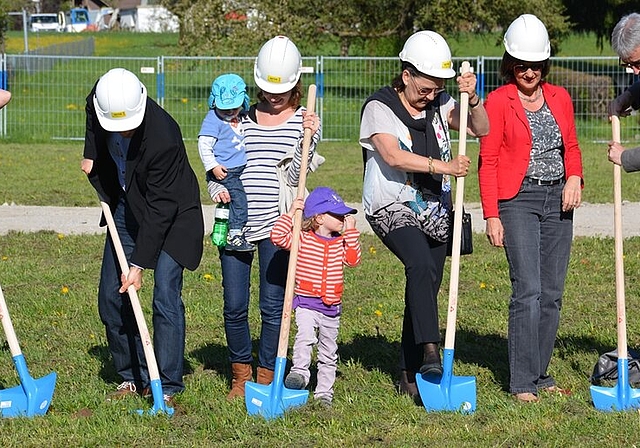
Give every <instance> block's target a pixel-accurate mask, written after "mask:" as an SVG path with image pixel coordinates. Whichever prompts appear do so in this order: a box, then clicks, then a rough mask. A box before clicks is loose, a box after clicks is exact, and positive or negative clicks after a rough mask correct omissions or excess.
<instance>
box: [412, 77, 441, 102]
mask: <svg viewBox="0 0 640 448" xmlns="http://www.w3.org/2000/svg"><path fill="white" fill-rule="evenodd" d="M409 77H410V78H411V81H412V82H413V86H414V87H415V88H416V90H417V91H418V95H420V96H429V95H431V94H432V93H433V96H434V97H435V96H438V95H439V94H440V93H442V92H444V91H445V90H447V89H445V88H444V87H418V84H417V83H416V81H415V79H414V78H413V75H410V76H409Z"/></svg>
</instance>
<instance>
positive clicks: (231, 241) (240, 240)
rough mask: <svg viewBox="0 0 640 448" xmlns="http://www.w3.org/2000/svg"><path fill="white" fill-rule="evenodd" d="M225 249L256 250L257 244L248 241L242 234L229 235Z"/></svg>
mask: <svg viewBox="0 0 640 448" xmlns="http://www.w3.org/2000/svg"><path fill="white" fill-rule="evenodd" d="M224 250H229V251H236V252H253V251H254V250H256V245H255V244H251V243H250V242H248V241H247V240H246V239H245V238H244V236H243V235H242V234H237V235H229V236H228V237H227V245H226V246H225V247H224Z"/></svg>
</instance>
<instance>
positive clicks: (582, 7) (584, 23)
mask: <svg viewBox="0 0 640 448" xmlns="http://www.w3.org/2000/svg"><path fill="white" fill-rule="evenodd" d="M564 4H565V6H566V8H567V14H568V15H569V17H570V18H571V20H572V21H573V22H574V23H575V30H576V31H584V32H594V33H596V36H597V37H598V45H599V47H600V50H602V48H603V47H604V45H609V43H610V40H611V32H612V31H613V27H614V26H615V25H616V23H618V20H620V18H621V17H622V16H624V15H626V14H629V13H632V12H640V8H639V6H638V1H637V0H564ZM585 11H588V12H589V13H588V14H585Z"/></svg>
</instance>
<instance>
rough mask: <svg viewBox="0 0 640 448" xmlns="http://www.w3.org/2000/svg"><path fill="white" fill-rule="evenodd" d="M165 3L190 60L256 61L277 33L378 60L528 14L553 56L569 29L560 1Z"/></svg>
mask: <svg viewBox="0 0 640 448" xmlns="http://www.w3.org/2000/svg"><path fill="white" fill-rule="evenodd" d="M566 1H570V0H566ZM592 1H595V0H592ZM609 1H622V0H609ZM161 2H162V4H163V5H164V6H165V7H167V8H168V9H169V10H170V11H172V12H173V13H174V14H176V15H177V16H178V17H179V19H180V22H181V27H180V33H181V34H180V44H181V46H182V48H183V50H184V51H185V52H186V54H189V55H203V54H215V55H235V54H242V55H246V54H255V53H256V52H257V51H258V49H259V46H260V45H261V43H262V42H265V41H266V40H268V39H270V38H271V37H273V36H275V35H278V34H284V35H287V36H288V37H290V38H291V39H292V40H293V41H294V42H296V43H298V44H299V46H300V45H305V43H309V44H310V45H318V43H319V41H320V40H321V39H319V37H320V38H324V39H325V40H327V39H335V40H337V42H338V43H339V46H340V54H341V55H342V56H347V55H349V52H350V48H351V46H352V45H353V44H354V43H355V42H362V43H365V45H367V44H368V45H369V48H370V49H371V52H372V53H374V54H378V55H380V54H381V51H380V49H379V48H378V47H376V46H375V44H374V45H371V43H377V42H379V41H380V40H381V39H387V40H389V41H390V42H392V48H390V49H389V51H387V52H386V53H388V54H398V50H399V47H401V46H402V43H403V42H404V41H405V40H406V38H407V37H409V35H410V34H411V33H413V32H414V31H415V30H418V29H431V30H434V31H437V32H439V33H441V34H442V35H443V36H445V38H446V37H448V36H451V35H452V34H454V33H458V32H463V31H472V32H487V31H496V30H503V29H505V28H506V27H507V26H508V25H509V23H511V21H512V20H513V19H515V18H516V17H517V16H519V15H520V14H523V13H526V12H531V11H535V14H536V15H537V16H538V17H539V18H540V19H541V20H542V21H543V22H544V23H545V24H546V25H547V29H548V31H549V36H550V39H551V44H552V51H553V52H554V53H556V52H557V50H558V48H559V46H560V42H561V41H562V39H563V38H565V37H566V36H567V35H568V33H569V31H570V27H571V24H570V23H569V21H568V19H567V17H566V16H565V9H564V6H563V4H562V0H530V1H529V2H528V3H527V4H526V5H525V4H524V3H523V4H515V5H514V3H513V1H512V0H430V1H427V2H419V1H418V0H395V1H394V0H308V1H304V2H302V1H300V0H211V1H209V0H195V1H193V2H190V1H187V0H161ZM497 44H501V42H497ZM314 49H317V47H316V48H314ZM301 51H302V52H303V53H304V52H305V49H303V48H301Z"/></svg>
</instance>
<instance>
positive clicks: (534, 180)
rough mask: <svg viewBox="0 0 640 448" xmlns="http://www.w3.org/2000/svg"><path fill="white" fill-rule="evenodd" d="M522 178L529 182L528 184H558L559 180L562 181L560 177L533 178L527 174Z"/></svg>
mask: <svg viewBox="0 0 640 448" xmlns="http://www.w3.org/2000/svg"><path fill="white" fill-rule="evenodd" d="M524 180H525V181H527V182H529V183H530V184H535V185H545V186H550V185H558V184H559V183H560V182H562V178H560V179H555V180H542V179H534V178H533V177H529V176H526V177H525V178H524Z"/></svg>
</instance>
